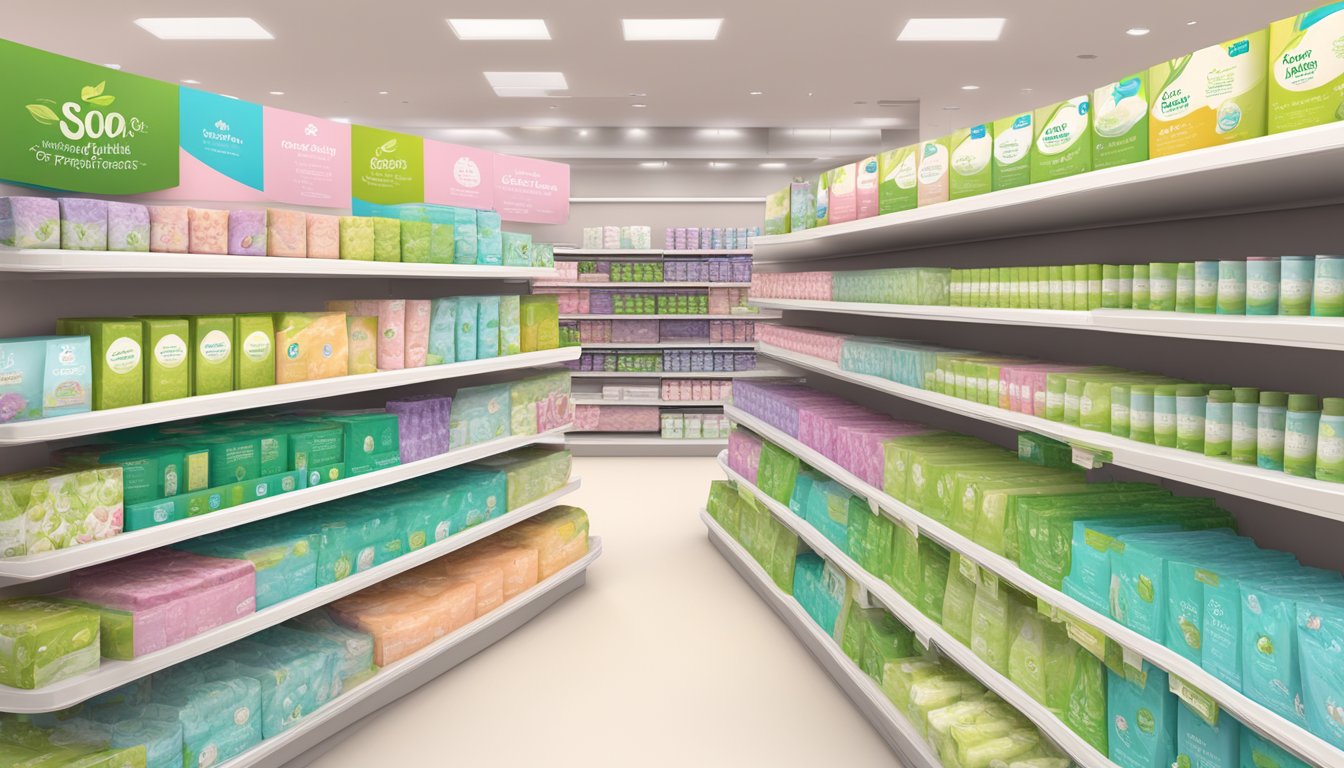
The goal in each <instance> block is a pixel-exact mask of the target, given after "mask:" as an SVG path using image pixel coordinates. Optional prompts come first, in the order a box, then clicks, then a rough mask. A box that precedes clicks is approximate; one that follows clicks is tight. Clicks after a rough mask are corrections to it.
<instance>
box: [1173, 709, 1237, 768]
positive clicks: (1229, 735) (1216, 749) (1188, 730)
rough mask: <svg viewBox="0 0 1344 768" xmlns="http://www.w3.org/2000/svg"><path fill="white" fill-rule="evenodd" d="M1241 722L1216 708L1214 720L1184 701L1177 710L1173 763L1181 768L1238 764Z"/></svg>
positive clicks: (1221, 767)
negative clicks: (1211, 722)
mask: <svg viewBox="0 0 1344 768" xmlns="http://www.w3.org/2000/svg"><path fill="white" fill-rule="evenodd" d="M1241 741H1242V739H1241V723H1239V722H1237V719H1236V718H1234V717H1232V716H1231V715H1229V714H1227V713H1226V712H1222V711H1219V712H1218V713H1217V715H1216V716H1215V717H1214V721H1213V724H1209V723H1207V722H1205V721H1204V719H1203V718H1201V717H1200V716H1199V715H1197V714H1195V712H1194V710H1192V709H1190V707H1188V706H1186V705H1185V704H1183V703H1182V704H1181V705H1180V706H1179V707H1178V708H1177V714H1176V765H1178V766H1181V768H1238V765H1237V764H1238V763H1239V762H1240V761H1239V759H1238V758H1239V757H1240V754H1241Z"/></svg>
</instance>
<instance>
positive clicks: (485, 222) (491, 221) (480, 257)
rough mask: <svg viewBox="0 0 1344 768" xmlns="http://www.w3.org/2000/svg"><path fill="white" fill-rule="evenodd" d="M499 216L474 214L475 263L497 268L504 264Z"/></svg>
mask: <svg viewBox="0 0 1344 768" xmlns="http://www.w3.org/2000/svg"><path fill="white" fill-rule="evenodd" d="M500 223H501V222H500V218H499V214H498V213H495V212H494V211H477V212H476V263H477V264H488V265H490V266H492V267H498V266H500V265H502V264H503V263H504V234H503V232H502V231H501V230H500Z"/></svg>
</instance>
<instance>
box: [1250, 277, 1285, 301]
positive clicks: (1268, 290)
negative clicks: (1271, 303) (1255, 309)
mask: <svg viewBox="0 0 1344 768" xmlns="http://www.w3.org/2000/svg"><path fill="white" fill-rule="evenodd" d="M1278 293H1279V284H1278V283H1271V282H1269V281H1268V280H1247V281H1246V295H1247V296H1248V297H1249V298H1252V299H1255V300H1257V301H1268V300H1270V299H1273V298H1275V297H1277V296H1278Z"/></svg>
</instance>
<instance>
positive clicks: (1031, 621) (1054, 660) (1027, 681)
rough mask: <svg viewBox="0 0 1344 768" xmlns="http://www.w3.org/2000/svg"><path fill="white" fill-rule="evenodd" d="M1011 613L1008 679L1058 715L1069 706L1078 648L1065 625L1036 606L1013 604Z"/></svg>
mask: <svg viewBox="0 0 1344 768" xmlns="http://www.w3.org/2000/svg"><path fill="white" fill-rule="evenodd" d="M1010 610H1012V611H1013V612H1014V613H1015V614H1016V616H1015V617H1011V616H1010V622H1011V626H1013V627H1014V628H1015V630H1016V632H1015V634H1012V635H1010V637H1009V646H1008V673H1007V674H1008V679H1009V680H1011V681H1012V682H1013V683H1014V684H1015V685H1017V687H1019V688H1021V689H1022V690H1023V691H1025V692H1026V693H1027V695H1028V696H1030V697H1031V698H1032V699H1034V700H1036V701H1037V702H1039V703H1041V704H1044V705H1045V706H1046V708H1047V709H1049V710H1050V711H1051V712H1053V713H1055V714H1056V715H1059V714H1061V713H1063V711H1064V709H1065V708H1066V707H1067V706H1068V704H1069V692H1070V690H1071V689H1072V686H1073V652H1074V650H1075V649H1076V646H1075V645H1074V644H1073V641H1072V640H1070V639H1069V635H1068V631H1067V630H1066V629H1065V627H1064V625H1063V624H1062V623H1059V622H1055V621H1051V620H1050V619H1049V618H1047V617H1046V616H1044V615H1042V614H1041V613H1040V612H1039V611H1037V610H1036V607H1035V606H1034V605H1024V604H1022V603H1019V602H1014V603H1013V604H1012V605H1011V606H1010Z"/></svg>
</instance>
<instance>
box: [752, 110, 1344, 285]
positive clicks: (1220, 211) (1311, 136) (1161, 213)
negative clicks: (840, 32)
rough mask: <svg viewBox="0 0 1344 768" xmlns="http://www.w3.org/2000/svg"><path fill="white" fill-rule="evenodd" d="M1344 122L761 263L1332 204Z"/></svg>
mask: <svg viewBox="0 0 1344 768" xmlns="http://www.w3.org/2000/svg"><path fill="white" fill-rule="evenodd" d="M1341 168H1344V124H1340V123H1334V124H1331V125H1322V126H1317V127H1315V128H1307V129H1304V130H1300V131H1292V132H1290V133H1281V134H1277V135H1274V136H1265V137H1262V138H1259V139H1251V140H1249V141H1242V142H1238V143H1235V144H1227V145H1224V146H1221V147H1209V148H1207V149H1201V150H1196V151H1193V152H1186V153H1184V154H1180V155H1171V156H1169V157H1160V158H1156V159H1153V160H1148V161H1145V162H1141V163H1135V164H1133V165H1125V166H1120V167H1118V168H1107V169H1104V170H1100V171H1093V172H1091V173H1085V174H1080V175H1078V176H1071V177H1069V178H1065V179H1058V180H1056V181H1049V182H1044V183H1041V184H1031V185H1029V186H1025V187H1018V188H1016V189H1008V190H1002V191H999V192H991V193H989V194H986V195H981V196H979V197H971V198H965V199H961V200H952V201H949V202H945V203H939V204H937V205H933V206H930V207H928V208H918V209H915V210H911V211H902V212H900V213H889V214H886V215H884V216H877V217H874V218H869V219H860V220H857V221H851V222H846V223H844V224H833V225H830V226H826V227H820V228H817V229H809V230H804V231H802V232H792V233H789V234H786V235H770V236H763V237H758V238H756V240H755V255H756V259H757V260H758V261H760V262H794V261H801V262H808V261H814V260H817V259H829V258H837V257H843V256H859V255H865V254H873V253H891V252H895V251H906V250H913V249H916V248H927V247H930V246H938V245H952V244H957V243H971V242H978V241H983V240H997V239H1002V238H1011V237H1022V236H1026V235H1038V234H1048V233H1052V232H1068V231H1076V230H1086V229H1097V228H1100V227H1112V226H1120V225H1128V224H1138V223H1143V222H1153V221H1178V220H1182V219H1195V218H1202V217H1206V216H1222V215H1228V214H1235V213H1248V212H1255V211H1269V210H1282V209H1287V208H1303V207H1310V206H1314V205H1326V204H1330V203H1335V202H1339V201H1340V200H1342V199H1344V188H1341V186H1340V184H1339V178H1340V171H1341Z"/></svg>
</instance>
